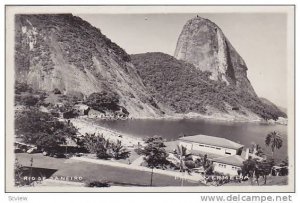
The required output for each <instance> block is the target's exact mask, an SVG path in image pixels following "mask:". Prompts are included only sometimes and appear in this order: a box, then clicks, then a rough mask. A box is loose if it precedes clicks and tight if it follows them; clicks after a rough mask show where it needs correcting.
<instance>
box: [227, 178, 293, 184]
mask: <svg viewBox="0 0 300 203" xmlns="http://www.w3.org/2000/svg"><path fill="white" fill-rule="evenodd" d="M258 183H259V185H260V186H263V185H264V180H263V178H262V177H260V178H259V180H258ZM287 184H288V176H269V177H268V178H267V183H266V186H270V185H287ZM225 186H251V181H250V180H247V181H242V182H241V183H228V184H226V185H225ZM253 186H257V182H256V181H255V180H253Z"/></svg>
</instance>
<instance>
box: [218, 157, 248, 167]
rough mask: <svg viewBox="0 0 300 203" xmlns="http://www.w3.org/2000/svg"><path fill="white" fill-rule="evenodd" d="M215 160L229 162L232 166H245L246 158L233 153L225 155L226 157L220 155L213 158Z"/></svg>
mask: <svg viewBox="0 0 300 203" xmlns="http://www.w3.org/2000/svg"><path fill="white" fill-rule="evenodd" d="M212 161H213V162H218V163H223V164H228V165H232V166H243V162H244V161H245V159H243V158H242V157H241V156H239V155H232V156H224V157H218V158H215V159H212Z"/></svg>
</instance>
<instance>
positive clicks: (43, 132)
mask: <svg viewBox="0 0 300 203" xmlns="http://www.w3.org/2000/svg"><path fill="white" fill-rule="evenodd" d="M15 133H16V134H17V135H19V136H21V137H22V139H23V141H24V142H25V143H28V144H33V145H36V146H37V147H38V148H40V149H49V150H50V149H51V150H52V149H56V148H57V147H58V146H59V145H60V144H63V143H65V141H66V138H72V139H73V138H74V137H75V135H76V133H77V129H76V128H75V127H74V126H73V125H72V124H71V123H69V124H68V123H66V122H62V121H59V120H58V119H57V118H55V117H53V116H52V115H51V114H48V113H44V112H40V111H38V110H35V109H33V110H30V111H24V112H22V113H21V114H18V115H16V118H15Z"/></svg>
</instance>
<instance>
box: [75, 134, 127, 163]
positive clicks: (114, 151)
mask: <svg viewBox="0 0 300 203" xmlns="http://www.w3.org/2000/svg"><path fill="white" fill-rule="evenodd" d="M81 142H82V145H83V146H84V147H85V148H86V149H87V150H88V151H89V152H90V153H95V154H96V156H97V157H98V158H99V159H108V158H115V159H126V158H128V157H129V155H130V151H128V150H127V149H126V148H124V146H123V145H122V143H121V141H119V140H118V141H117V142H116V143H115V142H112V141H110V140H108V139H105V138H104V137H103V135H96V134H95V133H94V134H88V133H86V135H85V136H84V137H83V138H82V140H81Z"/></svg>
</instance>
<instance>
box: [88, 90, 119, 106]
mask: <svg viewBox="0 0 300 203" xmlns="http://www.w3.org/2000/svg"><path fill="white" fill-rule="evenodd" d="M118 103H119V95H118V94H116V93H114V92H113V91H105V90H103V91H101V92H96V93H92V94H91V95H90V96H89V97H88V98H87V100H86V101H85V104H86V105H88V106H89V107H91V108H93V109H95V110H97V111H117V110H120V106H119V105H118Z"/></svg>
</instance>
